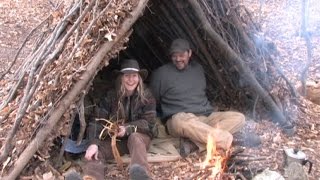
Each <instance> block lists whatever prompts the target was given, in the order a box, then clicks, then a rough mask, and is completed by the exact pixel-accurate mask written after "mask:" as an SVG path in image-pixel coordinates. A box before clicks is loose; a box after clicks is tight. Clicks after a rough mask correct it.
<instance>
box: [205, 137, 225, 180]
mask: <svg viewBox="0 0 320 180" xmlns="http://www.w3.org/2000/svg"><path fill="white" fill-rule="evenodd" d="M225 160H226V158H225V157H223V155H221V154H220V153H219V152H218V151H217V146H216V142H215V139H214V137H213V136H211V135H209V136H208V142H207V155H206V159H205V160H204V162H203V163H202V168H203V169H208V168H209V169H210V170H211V175H210V176H209V177H208V178H209V179H212V180H214V179H221V178H222V172H223V169H224V163H225Z"/></svg>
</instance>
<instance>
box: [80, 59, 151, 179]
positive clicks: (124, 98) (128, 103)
mask: <svg viewBox="0 0 320 180" xmlns="http://www.w3.org/2000/svg"><path fill="white" fill-rule="evenodd" d="M117 74H118V77H117V80H116V88H115V89H114V90H111V91H110V92H108V93H107V96H106V98H104V99H103V100H102V101H101V103H100V105H99V107H98V108H97V110H96V115H95V116H96V117H97V118H104V119H108V120H111V121H113V122H114V123H117V124H118V125H119V129H118V133H117V137H118V139H120V141H117V146H118V150H119V152H120V154H124V153H130V157H131V166H130V172H129V175H130V179H140V180H141V179H149V175H148V174H149V167H148V162H147V149H148V147H149V144H150V141H151V139H152V137H153V129H154V125H155V117H156V102H155V99H154V97H153V96H152V94H151V93H150V91H149V90H148V89H146V88H145V87H144V84H143V78H146V76H147V74H148V72H147V71H146V70H144V69H141V70H140V68H139V64H138V62H137V61H136V60H134V59H129V60H125V61H124V62H123V63H122V64H121V69H120V71H117ZM98 123H105V122H104V121H98V122H97V123H91V124H90V125H89V128H88V131H89V132H88V133H89V134H90V136H91V137H89V139H91V143H90V145H89V147H88V148H87V150H86V153H85V159H86V160H87V162H86V163H85V166H84V168H83V171H84V174H85V177H89V178H95V179H104V169H105V165H104V163H105V162H106V160H108V159H113V154H112V148H111V139H110V137H107V138H106V139H104V140H99V139H98V136H99V134H100V130H101V128H99V124H98ZM100 125H101V124H100ZM100 127H101V126H100ZM85 177H84V178H85Z"/></svg>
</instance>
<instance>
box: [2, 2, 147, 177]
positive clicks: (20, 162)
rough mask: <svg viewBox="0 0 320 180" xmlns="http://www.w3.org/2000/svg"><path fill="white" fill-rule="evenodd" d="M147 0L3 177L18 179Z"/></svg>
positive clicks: (102, 49)
mask: <svg viewBox="0 0 320 180" xmlns="http://www.w3.org/2000/svg"><path fill="white" fill-rule="evenodd" d="M147 2H148V1H147V0H141V1H138V2H137V5H136V6H135V8H134V9H133V10H132V12H131V17H130V18H126V19H125V20H124V22H123V23H122V25H121V27H120V29H118V31H117V32H116V37H115V38H114V39H113V41H108V42H104V43H103V44H102V46H101V47H100V48H99V50H98V51H97V52H96V54H95V56H94V57H92V58H91V59H90V61H89V63H88V64H87V65H86V71H85V72H84V73H82V75H81V76H80V77H79V79H78V80H77V81H76V82H75V84H74V85H73V87H72V88H71V89H70V90H68V92H67V93H66V95H64V96H63V97H61V100H60V102H59V103H58V104H57V106H56V107H54V109H53V111H52V112H51V113H50V116H49V119H48V120H47V121H46V124H45V125H43V127H41V129H39V131H38V132H37V133H36V135H35V137H34V138H33V140H32V141H31V142H30V143H29V145H28V146H27V147H26V148H25V149H24V150H23V152H22V153H21V154H20V156H19V158H18V159H17V161H15V163H14V166H13V169H12V171H11V172H10V173H9V174H8V176H6V177H4V178H3V179H8V180H9V179H16V178H17V177H18V175H19V174H20V172H21V171H22V169H23V168H24V167H25V166H26V164H27V163H28V162H29V160H30V159H31V158H32V157H33V155H34V153H35V152H36V151H37V150H38V149H39V147H40V146H41V144H42V143H43V142H44V141H45V139H46V138H47V137H48V135H49V134H50V132H51V130H52V129H53V128H54V126H55V125H56V124H57V123H58V122H59V120H60V118H61V117H62V115H63V114H64V113H65V112H66V110H67V109H68V108H69V107H70V105H71V104H72V103H73V102H74V101H75V100H77V97H78V95H79V94H80V93H81V90H82V89H84V88H85V87H86V85H87V83H88V82H89V81H90V80H91V79H92V78H93V77H94V75H95V74H96V73H97V70H98V68H99V67H101V65H102V66H103V65H107V64H108V60H109V59H104V57H105V56H106V54H107V53H109V52H110V51H111V50H112V48H113V47H114V46H116V45H117V44H119V43H120V44H122V43H123V42H124V41H127V39H126V37H127V36H128V31H129V30H130V28H131V26H132V25H133V23H134V22H135V21H136V20H137V19H138V17H139V16H140V15H141V13H142V12H143V9H144V8H145V7H146V4H147ZM92 4H93V3H92ZM55 56H56V55H55ZM51 57H52V56H51Z"/></svg>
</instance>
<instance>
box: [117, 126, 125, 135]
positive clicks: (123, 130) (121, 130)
mask: <svg viewBox="0 0 320 180" xmlns="http://www.w3.org/2000/svg"><path fill="white" fill-rule="evenodd" d="M125 134H126V128H125V127H124V126H119V132H118V134H117V137H123V136H124V135H125Z"/></svg>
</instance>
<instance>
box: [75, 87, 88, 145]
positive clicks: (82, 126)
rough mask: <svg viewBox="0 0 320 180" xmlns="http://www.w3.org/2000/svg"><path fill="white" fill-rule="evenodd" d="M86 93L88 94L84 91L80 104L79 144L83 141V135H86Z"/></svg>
mask: <svg viewBox="0 0 320 180" xmlns="http://www.w3.org/2000/svg"><path fill="white" fill-rule="evenodd" d="M85 95H86V94H85V93H83V94H82V95H81V98H80V102H79V106H80V108H79V121H80V131H79V134H78V138H77V145H80V144H81V141H82V139H83V135H84V132H85V130H86V126H87V123H86V119H85V115H84V97H85Z"/></svg>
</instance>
